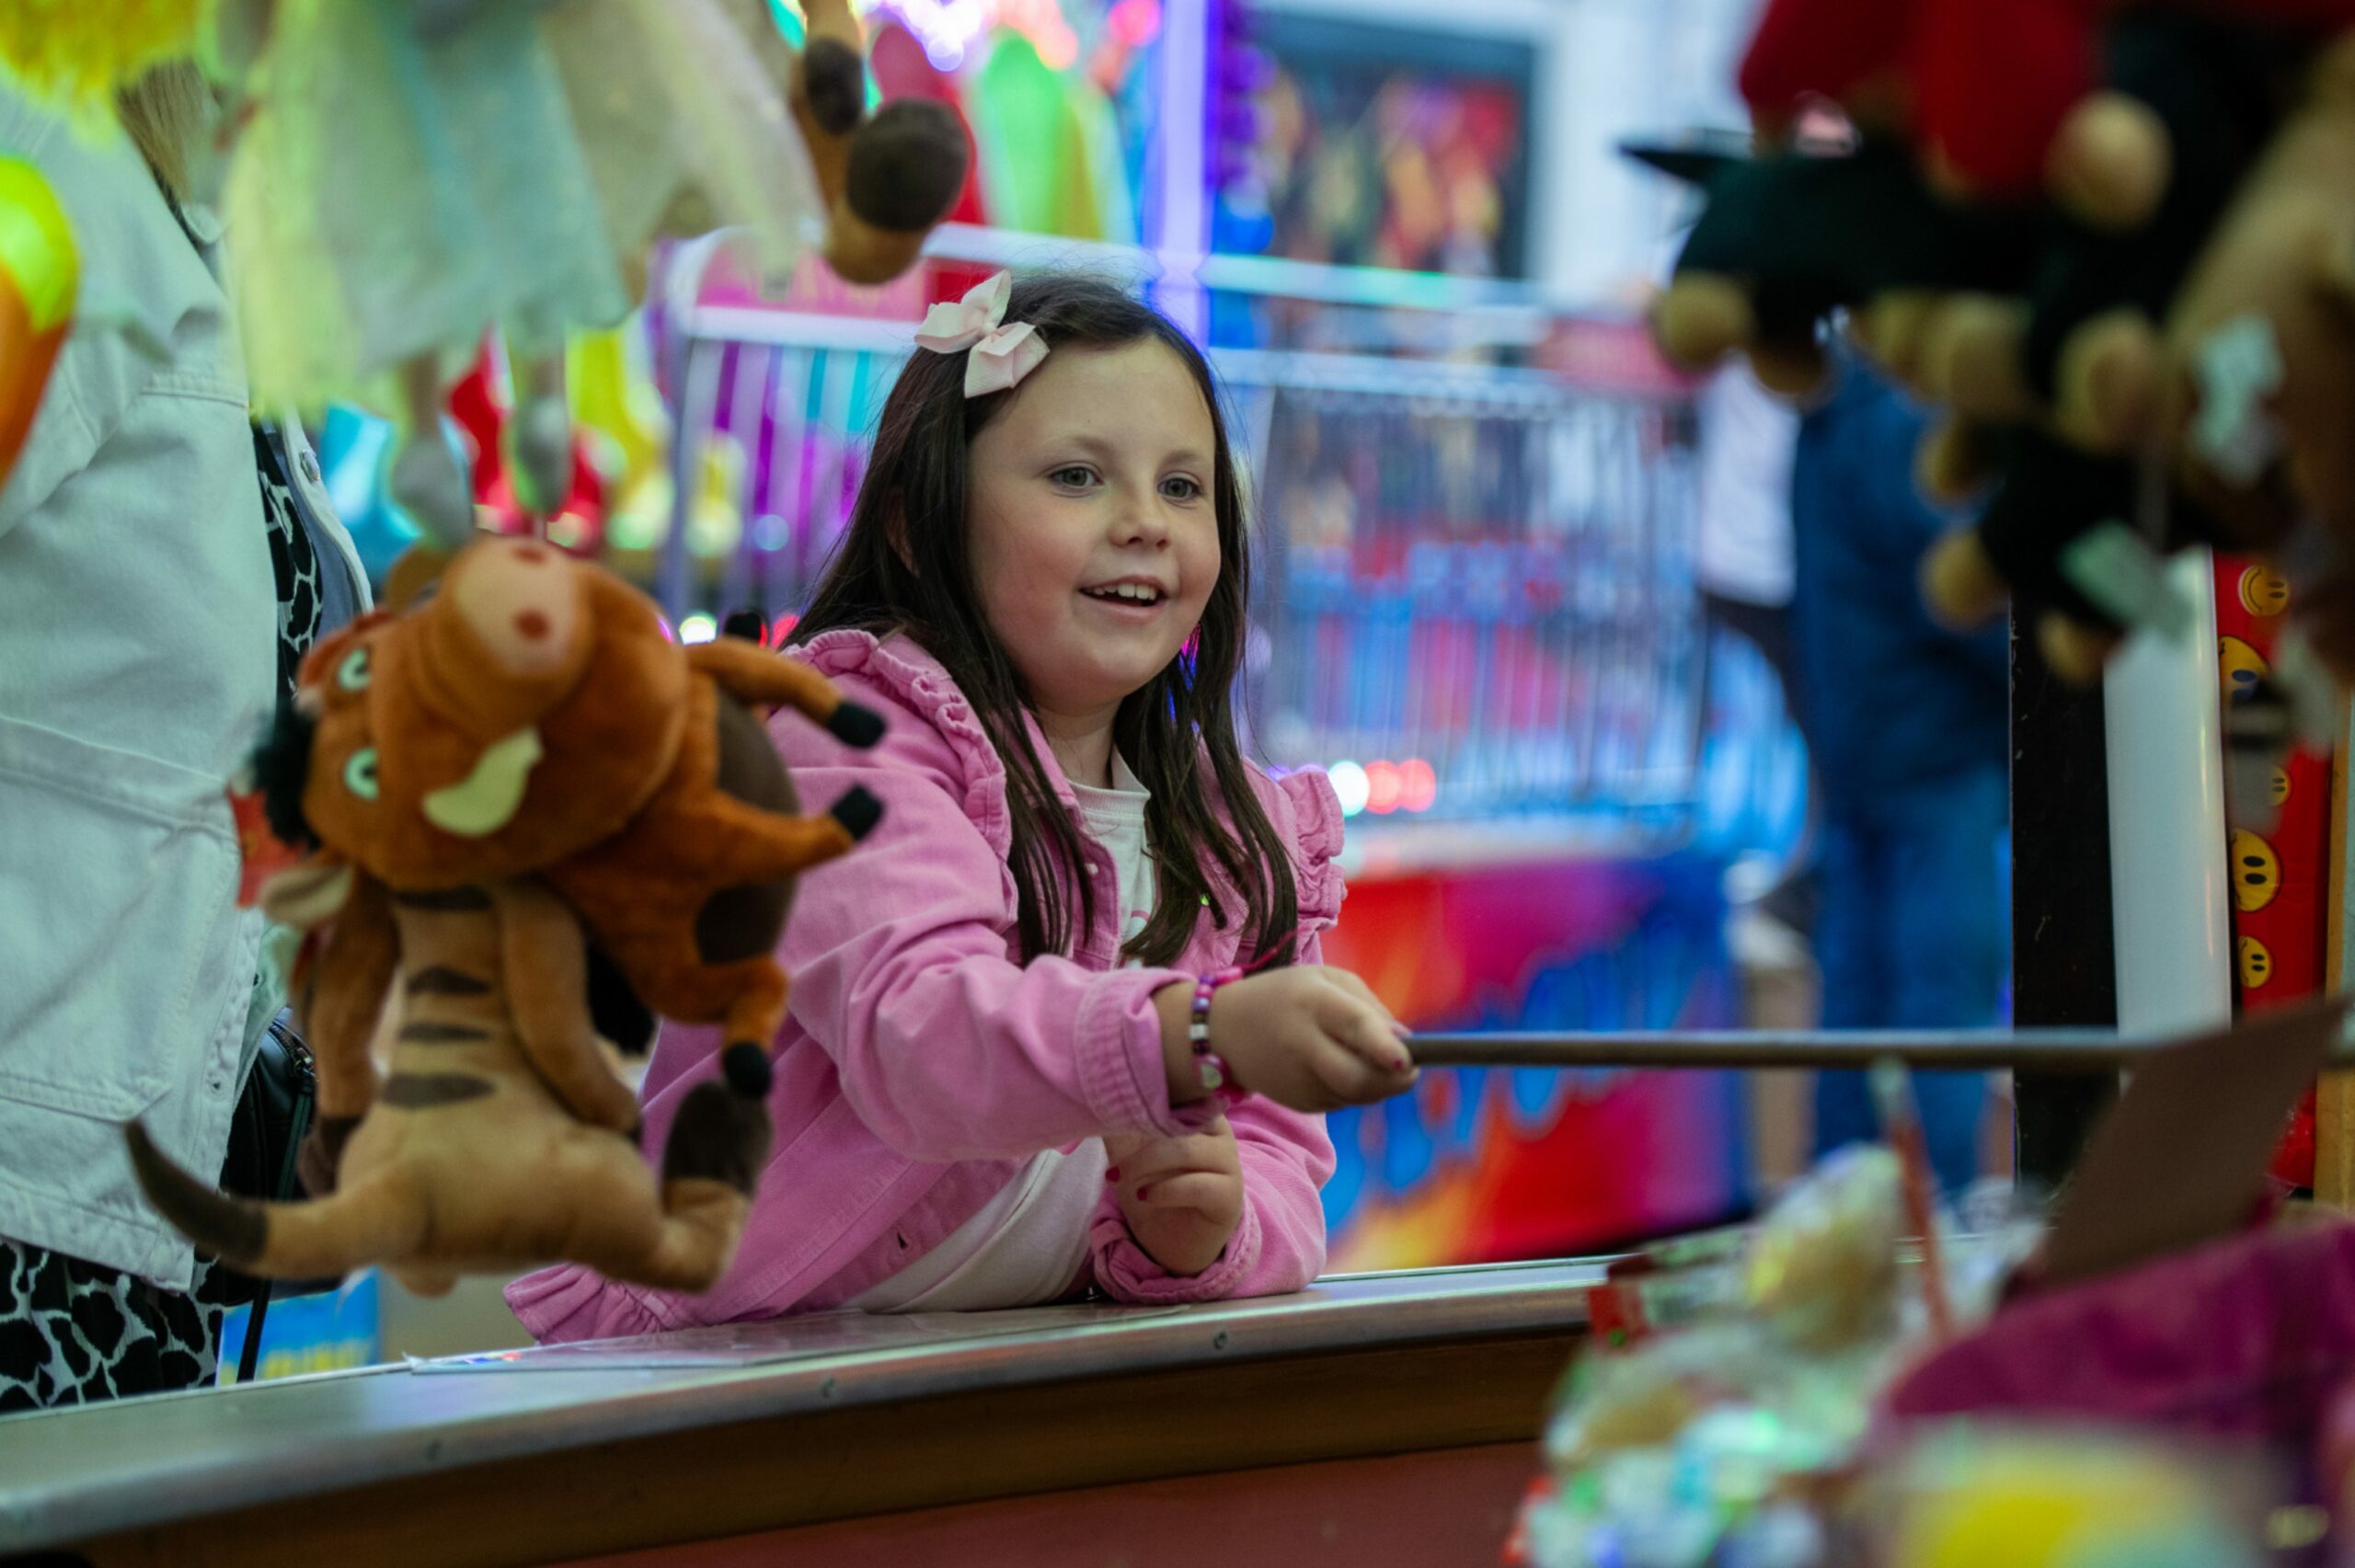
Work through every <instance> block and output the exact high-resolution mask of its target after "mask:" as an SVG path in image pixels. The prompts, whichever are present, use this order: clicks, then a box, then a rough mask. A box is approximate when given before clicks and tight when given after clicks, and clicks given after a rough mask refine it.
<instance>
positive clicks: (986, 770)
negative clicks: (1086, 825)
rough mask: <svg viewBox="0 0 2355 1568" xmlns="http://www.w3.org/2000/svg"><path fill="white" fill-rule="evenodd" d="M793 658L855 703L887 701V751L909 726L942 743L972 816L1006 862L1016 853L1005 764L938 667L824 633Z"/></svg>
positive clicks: (913, 651)
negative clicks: (840, 688)
mask: <svg viewBox="0 0 2355 1568" xmlns="http://www.w3.org/2000/svg"><path fill="white" fill-rule="evenodd" d="M789 652H790V654H791V656H792V657H793V658H798V659H800V660H801V661H802V662H803V663H805V664H808V665H809V666H810V668H811V669H813V670H817V671H818V673H819V674H821V675H823V676H825V677H826V678H827V679H829V680H831V681H836V682H838V683H839V684H841V685H842V686H843V688H844V695H845V696H848V697H850V698H851V699H852V700H853V701H856V702H863V703H866V704H867V705H869V706H870V707H872V706H878V705H881V706H882V707H883V709H884V712H883V719H884V723H885V726H886V729H885V738H884V744H885V745H887V746H889V745H891V744H892V741H893V737H894V732H896V731H898V730H899V729H900V727H902V726H903V725H905V724H908V723H910V722H913V723H915V724H918V725H921V726H923V727H925V729H926V730H928V731H929V732H930V733H931V734H933V735H935V736H936V737H938V738H939V739H940V741H941V743H942V744H943V745H945V746H946V747H947V748H948V752H949V754H950V756H951V758H952V759H953V760H954V764H955V768H956V773H957V777H958V779H959V782H960V783H961V784H962V785H963V791H964V796H963V801H962V804H963V806H964V807H965V815H966V816H967V817H968V818H971V821H972V824H973V826H974V827H975V828H976V829H977V830H980V832H981V835H982V838H983V839H985V840H987V841H988V842H989V845H990V847H991V848H992V849H993V850H994V851H996V852H997V853H998V854H999V855H1000V856H1001V857H1003V856H1005V855H1009V854H1011V853H1013V849H1014V830H1013V826H1012V824H1011V822H1010V821H1009V820H1008V818H1007V816H1006V807H1005V761H1003V760H1002V759H1001V758H1000V757H999V756H998V754H997V748H996V747H994V746H993V745H991V744H990V738H989V735H988V732H987V731H985V730H983V729H982V721H981V719H980V717H979V715H976V714H975V713H974V712H973V704H971V703H970V702H968V701H967V700H966V698H965V693H964V692H962V691H960V690H959V688H958V685H957V682H956V681H953V680H951V679H950V678H949V674H948V670H944V669H942V668H941V665H940V661H939V660H938V659H936V658H933V657H932V656H931V655H930V654H928V653H926V652H925V650H924V649H923V648H921V647H918V646H917V645H916V644H915V643H914V642H913V641H911V640H910V639H909V638H907V637H904V636H891V637H882V638H879V637H877V636H876V635H874V634H873V633H871V632H861V631H855V630H851V629H849V628H844V629H841V630H837V631H832V632H821V633H820V634H818V635H816V636H814V637H812V638H810V640H809V641H808V642H806V643H803V644H802V645H800V646H799V647H795V648H792V649H790V650H789ZM860 688H864V690H860ZM878 698H880V699H881V700H882V701H881V704H878V703H877V699H878ZM900 739H901V740H902V743H904V742H905V739H906V738H905V736H904V735H903V734H902V735H901V736H900Z"/></svg>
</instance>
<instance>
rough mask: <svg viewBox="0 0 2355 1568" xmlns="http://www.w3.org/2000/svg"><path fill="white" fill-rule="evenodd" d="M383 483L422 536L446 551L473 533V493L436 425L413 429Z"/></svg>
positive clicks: (463, 472) (461, 542) (463, 471)
mask: <svg viewBox="0 0 2355 1568" xmlns="http://www.w3.org/2000/svg"><path fill="white" fill-rule="evenodd" d="M387 488H388V489H389V490H390V492H391V494H392V498H393V499H394V500H395V501H396V502H397V503H398V504H399V506H400V509H402V510H403V511H405V512H407V513H408V515H409V518H410V520H411V521H414V522H415V523H416V524H417V525H418V527H419V529H421V530H423V531H424V533H425V536H426V537H427V538H428V539H430V540H431V541H432V542H433V543H434V544H438V545H440V546H441V547H442V548H443V549H444V550H455V549H457V548H458V547H459V546H460V545H462V544H465V542H466V541H467V540H468V539H469V538H471V537H472V536H473V534H474V531H475V498H474V492H473V490H472V489H471V488H470V487H469V486H467V484H466V475H465V470H464V469H463V468H461V467H460V466H459V464H458V460H457V458H456V456H455V455H454V453H452V452H451V451H450V444H449V442H447V441H443V440H442V434H441V432H440V431H439V430H436V431H433V432H432V433H431V434H430V435H427V434H420V433H412V434H411V435H410V436H409V438H408V440H407V441H404V442H402V443H401V450H400V454H399V455H398V456H396V457H395V458H394V459H393V468H392V475H391V483H390V485H389V486H387Z"/></svg>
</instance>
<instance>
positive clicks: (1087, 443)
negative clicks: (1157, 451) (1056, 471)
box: [1053, 436, 1212, 468]
mask: <svg viewBox="0 0 2355 1568" xmlns="http://www.w3.org/2000/svg"><path fill="white" fill-rule="evenodd" d="M1053 444H1054V445H1055V446H1056V447H1058V448H1059V449H1062V450H1066V451H1070V452H1076V453H1078V454H1079V455H1080V456H1082V457H1086V458H1092V459H1094V460H1096V461H1097V462H1099V463H1101V462H1108V461H1109V460H1110V459H1112V458H1115V457H1118V456H1120V452H1119V450H1118V449H1117V448H1115V447H1114V446H1113V445H1112V443H1111V442H1109V441H1105V440H1103V439H1102V438H1100V437H1097V436H1067V437H1065V438H1063V440H1061V441H1056V442H1054V443H1053ZM1161 466H1162V467H1164V468H1208V467H1211V466H1212V463H1211V460H1210V459H1209V458H1208V457H1207V456H1205V455H1204V454H1203V453H1202V452H1199V451H1197V450H1196V449H1195V448H1193V447H1190V446H1189V447H1180V448H1178V449H1177V451H1176V452H1170V453H1169V454H1168V455H1166V457H1164V458H1163V459H1162V460H1161Z"/></svg>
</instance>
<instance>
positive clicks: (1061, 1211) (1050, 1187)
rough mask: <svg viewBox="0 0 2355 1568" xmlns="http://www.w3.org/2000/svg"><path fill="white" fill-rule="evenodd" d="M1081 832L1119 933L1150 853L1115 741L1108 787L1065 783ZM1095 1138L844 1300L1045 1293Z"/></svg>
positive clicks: (950, 1308)
mask: <svg viewBox="0 0 2355 1568" xmlns="http://www.w3.org/2000/svg"><path fill="white" fill-rule="evenodd" d="M1072 793H1073V795H1074V796H1076V797H1077V799H1078V801H1079V816H1080V820H1081V822H1082V823H1083V824H1084V825H1085V826H1086V830H1087V834H1088V836H1089V837H1090V838H1092V839H1094V840H1095V841H1097V843H1099V844H1101V845H1103V846H1104V848H1105V849H1106V850H1107V851H1108V852H1109V853H1110V854H1111V856H1112V864H1113V867H1114V869H1115V870H1116V871H1117V872H1118V873H1119V881H1118V885H1119V887H1120V905H1121V909H1120V940H1121V941H1122V942H1126V941H1128V940H1129V938H1131V937H1132V936H1134V935H1135V934H1136V933H1138V932H1140V931H1142V930H1143V929H1144V926H1145V922H1146V921H1150V920H1151V919H1152V918H1153V901H1154V893H1155V880H1154V872H1153V856H1152V854H1151V853H1149V850H1148V847H1147V843H1146V840H1145V822H1144V811H1145V806H1146V803H1147V802H1149V801H1150V800H1151V799H1152V798H1153V796H1152V795H1151V794H1150V793H1148V792H1147V791H1146V789H1145V787H1144V785H1143V784H1141V783H1139V782H1138V780H1137V776H1136V774H1135V773H1133V772H1132V771H1131V770H1130V768H1129V764H1128V762H1127V761H1126V760H1125V759H1123V758H1122V757H1121V756H1120V753H1119V752H1118V751H1115V752H1113V753H1112V787H1111V788H1109V789H1095V788H1091V787H1089V786H1087V785H1084V784H1074V785H1073V786H1072ZM1108 1164H1109V1159H1108V1157H1107V1156H1106V1154H1105V1152H1104V1140H1103V1139H1100V1138H1091V1139H1087V1140H1086V1142H1084V1143H1081V1144H1079V1145H1078V1146H1076V1147H1075V1148H1073V1149H1070V1150H1054V1149H1050V1150H1047V1151H1046V1152H1045V1153H1043V1154H1040V1155H1039V1156H1037V1157H1036V1158H1035V1159H1033V1160H1032V1161H1031V1162H1030V1163H1028V1165H1025V1166H1024V1167H1023V1168H1022V1170H1021V1172H1020V1173H1018V1174H1017V1175H1016V1176H1015V1178H1014V1179H1013V1180H1012V1181H1010V1182H1008V1183H1007V1184H1006V1185H1005V1186H1003V1187H1001V1188H999V1189H998V1192H997V1196H994V1197H993V1198H991V1199H990V1200H989V1202H987V1203H985V1204H983V1205H982V1207H981V1209H980V1211H979V1212H978V1213H976V1214H975V1215H974V1216H973V1217H972V1218H971V1219H968V1220H966V1221H965V1223H963V1224H962V1225H959V1227H957V1229H956V1230H953V1231H951V1232H949V1234H948V1237H947V1238H946V1239H945V1240H943V1241H942V1242H941V1243H940V1244H939V1245H938V1246H936V1247H935V1248H933V1249H932V1250H931V1251H929V1252H927V1253H925V1254H924V1256H922V1257H920V1258H918V1259H916V1260H915V1261H914V1262H913V1263H912V1264H910V1265H907V1267H905V1268H903V1269H901V1270H900V1271H899V1272H898V1273H896V1274H894V1275H892V1276H890V1278H889V1279H886V1280H884V1281H883V1282H882V1283H881V1284H879V1285H877V1286H875V1287H873V1288H870V1289H868V1290H867V1291H866V1292H865V1293H864V1294H862V1295H860V1296H859V1297H858V1298H856V1299H855V1300H853V1301H852V1302H851V1303H850V1305H851V1306H852V1307H853V1308H854V1309H856V1310H859V1311H863V1312H979V1311H990V1310H995V1309H998V1308H1003V1307H1035V1306H1038V1305H1040V1303H1042V1302H1047V1301H1051V1300H1053V1299H1055V1298H1057V1297H1058V1296H1061V1295H1062V1294H1063V1292H1064V1291H1065V1290H1067V1289H1069V1288H1071V1283H1072V1281H1073V1280H1074V1279H1076V1278H1078V1277H1079V1269H1080V1265H1081V1264H1082V1263H1084V1262H1085V1261H1086V1257H1087V1231H1088V1227H1089V1225H1090V1223H1091V1222H1092V1221H1093V1220H1094V1219H1095V1217H1096V1206H1097V1202H1098V1201H1100V1200H1101V1198H1102V1197H1103V1195H1104V1172H1105V1170H1106V1168H1107V1166H1108Z"/></svg>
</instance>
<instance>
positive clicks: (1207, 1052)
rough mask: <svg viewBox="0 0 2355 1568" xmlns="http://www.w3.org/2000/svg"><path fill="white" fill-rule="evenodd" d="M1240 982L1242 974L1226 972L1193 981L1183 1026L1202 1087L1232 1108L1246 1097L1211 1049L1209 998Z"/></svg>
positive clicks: (1222, 970)
mask: <svg viewBox="0 0 2355 1568" xmlns="http://www.w3.org/2000/svg"><path fill="white" fill-rule="evenodd" d="M1242 978H1243V971H1242V970H1240V969H1233V968H1229V969H1221V970H1219V971H1218V972H1217V973H1215V974H1209V975H1204V976H1202V977H1201V978H1200V979H1198V980H1196V981H1195V982H1194V1007H1193V1012H1192V1013H1191V1015H1190V1016H1189V1019H1188V1021H1187V1024H1186V1041H1187V1043H1188V1044H1189V1045H1190V1046H1191V1047H1193V1048H1194V1066H1195V1067H1196V1068H1197V1069H1198V1070H1200V1072H1201V1075H1202V1087H1203V1088H1204V1089H1206V1090H1208V1091H1209V1092H1210V1093H1212V1094H1213V1095H1215V1096H1216V1097H1217V1098H1218V1100H1219V1102H1220V1103H1221V1104H1234V1103H1235V1101H1237V1100H1240V1099H1242V1098H1244V1097H1245V1094H1246V1091H1245V1090H1244V1088H1243V1087H1242V1085H1240V1084H1238V1083H1236V1082H1235V1074H1234V1073H1232V1072H1230V1071H1229V1070H1227V1065H1226V1059H1225V1058H1224V1057H1223V1056H1221V1055H1219V1054H1218V1053H1217V1052H1216V1051H1214V1050H1212V1049H1211V998H1212V997H1213V996H1215V995H1217V994H1218V988H1219V987H1221V986H1223V985H1225V984H1227V983H1228V982H1229V981H1232V980H1239V979H1242Z"/></svg>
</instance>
